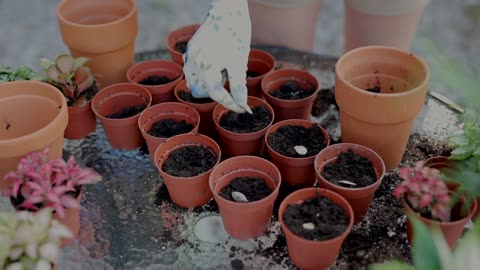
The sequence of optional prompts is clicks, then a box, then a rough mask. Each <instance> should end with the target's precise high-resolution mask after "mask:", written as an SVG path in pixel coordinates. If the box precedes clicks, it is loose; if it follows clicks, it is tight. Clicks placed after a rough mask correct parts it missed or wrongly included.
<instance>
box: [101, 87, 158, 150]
mask: <svg viewBox="0 0 480 270" xmlns="http://www.w3.org/2000/svg"><path fill="white" fill-rule="evenodd" d="M151 103H152V95H151V94H150V91H148V90H147V89H146V88H144V87H141V86H139V85H136V84H133V83H118V84H114V85H110V86H108V87H106V88H104V89H102V90H101V91H100V92H98V94H96V95H95V97H94V98H93V100H92V109H93V112H94V113H95V114H96V115H97V117H98V119H100V123H101V124H102V127H103V129H104V130H105V134H106V135H107V139H108V142H110V144H111V145H112V147H113V148H119V149H124V150H132V149H135V148H137V147H140V146H141V145H142V144H143V143H144V142H145V141H144V140H143V137H142V134H141V132H140V129H139V128H138V123H137V122H138V118H139V117H140V113H138V114H136V115H134V116H132V117H128V118H123V119H109V118H107V117H106V116H108V115H111V114H114V113H117V112H119V111H121V110H122V109H125V108H128V107H131V106H136V105H146V106H147V108H148V107H149V106H150V104H151ZM145 109H146V108H145Z"/></svg>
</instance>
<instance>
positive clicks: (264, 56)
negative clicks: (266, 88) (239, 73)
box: [247, 49, 276, 98]
mask: <svg viewBox="0 0 480 270" xmlns="http://www.w3.org/2000/svg"><path fill="white" fill-rule="evenodd" d="M275 65H276V62H275V58H274V57H273V55H271V54H270V53H268V52H266V51H264V50H259V49H250V54H249V55H248V66H247V88H248V95H249V96H254V97H258V98H263V92H262V80H263V78H265V75H266V74H268V73H270V72H272V71H273V70H274V69H275Z"/></svg>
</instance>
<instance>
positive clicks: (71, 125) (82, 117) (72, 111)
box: [64, 82, 101, 140]
mask: <svg viewBox="0 0 480 270" xmlns="http://www.w3.org/2000/svg"><path fill="white" fill-rule="evenodd" d="M96 84H97V88H98V89H101V88H100V84H99V83H97V82H96ZM96 129H97V117H95V113H93V110H92V100H89V101H88V102H87V103H86V104H85V105H84V106H83V107H74V106H68V124H67V128H66V129H65V134H64V136H65V138H66V139H70V140H78V139H83V138H85V137H86V136H87V135H88V134H90V133H92V132H94V131H95V130H96Z"/></svg>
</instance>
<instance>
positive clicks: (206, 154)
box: [162, 145, 218, 177]
mask: <svg viewBox="0 0 480 270" xmlns="http://www.w3.org/2000/svg"><path fill="white" fill-rule="evenodd" d="M217 160H218V156H217V155H215V154H214V153H213V151H212V150H210V149H209V148H207V147H205V146H196V145H191V146H185V147H181V148H179V149H176V150H174V151H173V152H172V153H171V154H170V155H169V156H168V158H167V160H166V161H165V163H164V164H163V166H162V170H163V171H164V172H166V173H168V174H169V175H173V176H177V177H192V176H197V175H199V174H202V173H204V172H206V171H208V170H210V169H211V168H212V167H213V166H214V165H215V163H216V162H217Z"/></svg>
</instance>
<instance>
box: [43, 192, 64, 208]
mask: <svg viewBox="0 0 480 270" xmlns="http://www.w3.org/2000/svg"><path fill="white" fill-rule="evenodd" d="M47 199H48V200H49V201H50V202H52V203H54V204H55V205H57V204H62V201H61V200H60V197H59V196H58V194H56V193H55V192H53V191H50V192H48V193H47Z"/></svg>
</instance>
